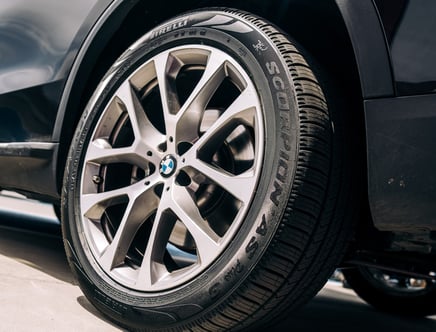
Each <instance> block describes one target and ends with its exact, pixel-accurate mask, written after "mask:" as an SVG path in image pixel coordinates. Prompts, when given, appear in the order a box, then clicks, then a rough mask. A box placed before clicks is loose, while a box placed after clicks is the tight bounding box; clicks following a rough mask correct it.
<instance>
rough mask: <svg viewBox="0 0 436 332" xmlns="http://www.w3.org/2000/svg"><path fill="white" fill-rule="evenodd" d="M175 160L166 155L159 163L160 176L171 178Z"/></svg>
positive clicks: (174, 168)
mask: <svg viewBox="0 0 436 332" xmlns="http://www.w3.org/2000/svg"><path fill="white" fill-rule="evenodd" d="M176 165H177V164H176V159H174V157H173V156H171V155H168V156H166V157H165V158H163V159H162V161H161V162H160V175H162V176H163V177H169V176H171V175H172V174H173V173H174V171H175V170H176Z"/></svg>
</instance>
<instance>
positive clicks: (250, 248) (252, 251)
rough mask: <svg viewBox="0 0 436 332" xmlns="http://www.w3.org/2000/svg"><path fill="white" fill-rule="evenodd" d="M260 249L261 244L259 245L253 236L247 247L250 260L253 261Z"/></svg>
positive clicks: (246, 250)
mask: <svg viewBox="0 0 436 332" xmlns="http://www.w3.org/2000/svg"><path fill="white" fill-rule="evenodd" d="M258 248H259V243H257V240H256V237H255V236H253V237H252V238H251V240H250V242H249V243H248V245H247V246H246V247H245V252H246V253H247V254H248V258H249V259H253V257H254V254H255V253H256V251H257V249H258Z"/></svg>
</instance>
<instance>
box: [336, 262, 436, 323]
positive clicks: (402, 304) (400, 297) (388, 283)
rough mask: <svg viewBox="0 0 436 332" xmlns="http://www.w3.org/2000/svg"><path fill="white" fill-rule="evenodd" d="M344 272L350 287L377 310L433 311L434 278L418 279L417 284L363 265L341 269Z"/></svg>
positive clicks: (422, 313)
mask: <svg viewBox="0 0 436 332" xmlns="http://www.w3.org/2000/svg"><path fill="white" fill-rule="evenodd" d="M343 274H344V277H345V280H346V282H347V283H348V285H349V287H350V288H352V289H353V290H354V291H355V292H356V294H357V295H359V297H361V298H362V299H363V300H364V301H366V302H367V303H368V304H370V305H372V306H373V307H374V308H376V309H377V310H380V311H383V312H387V313H390V314H395V315H401V316H414V317H420V316H421V317H422V316H429V315H434V314H436V284H435V283H434V281H433V282H432V281H431V280H418V281H419V286H413V282H411V280H412V281H413V280H414V279H413V277H410V276H407V275H402V274H398V273H393V272H384V271H382V270H380V269H375V268H366V267H358V268H352V269H344V270H343ZM416 282H417V281H415V283H416Z"/></svg>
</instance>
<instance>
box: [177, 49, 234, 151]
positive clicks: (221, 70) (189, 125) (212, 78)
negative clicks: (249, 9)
mask: <svg viewBox="0 0 436 332" xmlns="http://www.w3.org/2000/svg"><path fill="white" fill-rule="evenodd" d="M226 61H227V60H226V59H225V58H223V56H222V54H218V53H215V52H211V54H210V56H209V59H208V62H207V65H206V69H205V71H204V73H203V75H202V77H201V79H200V81H199V82H198V83H197V85H196V87H195V88H194V90H193V91H192V93H191V95H190V96H189V98H188V99H187V100H186V102H185V103H184V105H183V106H182V107H181V109H180V111H179V112H178V113H177V132H176V142H193V141H195V140H196V139H197V137H198V132H199V128H200V123H201V119H202V115H203V112H204V110H205V108H206V106H207V104H208V102H209V101H210V99H211V98H212V96H213V94H214V93H215V92H216V90H217V89H218V87H219V85H220V84H221V83H222V82H223V80H224V78H225V77H226V70H225V63H226Z"/></svg>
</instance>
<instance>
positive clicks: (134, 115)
mask: <svg viewBox="0 0 436 332" xmlns="http://www.w3.org/2000/svg"><path fill="white" fill-rule="evenodd" d="M117 97H118V98H119V100H120V101H121V102H122V104H123V105H124V107H125V108H126V111H127V112H128V114H129V119H130V123H131V125H132V129H133V133H134V135H135V140H141V141H143V142H146V144H147V148H148V149H149V150H150V151H152V152H153V153H154V154H160V152H159V150H158V147H159V146H160V145H161V144H162V143H164V142H165V135H163V134H161V133H160V132H159V131H158V130H157V129H156V128H155V127H154V126H153V124H152V123H151V122H150V119H149V118H148V117H147V115H146V113H145V111H144V108H143V107H142V105H141V102H140V101H139V99H138V97H137V95H136V93H135V91H133V89H132V86H131V85H130V83H129V81H126V82H124V83H123V84H122V85H121V86H120V87H119V88H118V90H117Z"/></svg>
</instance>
